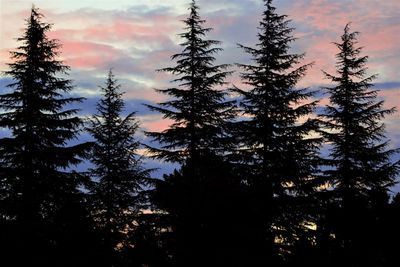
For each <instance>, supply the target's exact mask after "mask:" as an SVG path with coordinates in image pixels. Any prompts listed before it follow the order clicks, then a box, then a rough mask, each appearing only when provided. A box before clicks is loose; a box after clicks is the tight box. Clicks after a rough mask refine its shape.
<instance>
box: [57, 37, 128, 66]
mask: <svg viewBox="0 0 400 267" xmlns="http://www.w3.org/2000/svg"><path fill="white" fill-rule="evenodd" d="M62 44H63V47H62V56H63V57H64V58H65V62H66V64H68V65H70V66H71V67H74V68H82V69H87V68H99V67H102V66H105V65H107V63H108V62H109V61H111V60H113V59H115V58H117V57H120V56H121V55H122V53H121V52H120V51H119V50H117V49H115V48H114V47H112V46H109V45H103V44H97V43H90V42H70V41H64V42H62Z"/></svg>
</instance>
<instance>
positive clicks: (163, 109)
mask: <svg viewBox="0 0 400 267" xmlns="http://www.w3.org/2000/svg"><path fill="white" fill-rule="evenodd" d="M189 11H190V14H189V16H188V18H187V19H185V20H184V21H183V22H184V24H185V28H184V30H185V32H183V33H181V34H180V37H181V38H182V39H183V42H182V43H181V44H180V45H181V47H182V52H181V53H178V54H175V55H173V56H172V60H174V61H176V64H175V66H173V67H169V68H164V69H162V70H161V71H164V72H168V73H170V74H172V75H174V76H175V78H174V79H173V81H172V82H174V83H176V84H177V86H175V87H172V88H168V89H161V90H158V91H159V92H160V93H163V94H166V95H167V96H169V97H170V98H169V99H168V100H167V101H166V102H163V103H159V104H158V105H155V106H149V108H150V109H151V110H153V111H157V112H160V113H161V114H163V115H164V118H166V119H170V120H172V121H173V123H172V125H171V126H170V127H169V128H167V129H166V130H164V131H162V132H149V133H147V134H148V136H150V137H152V138H153V140H154V141H157V142H158V143H159V144H160V146H159V147H149V150H150V153H152V155H153V156H154V158H157V159H160V160H165V161H170V162H175V163H180V164H181V168H180V169H179V170H176V171H175V172H174V173H173V174H170V175H166V176H165V177H164V181H160V182H159V183H158V185H157V186H156V190H155V194H154V198H153V199H154V203H155V204H156V205H157V207H158V208H159V209H161V210H163V211H166V212H167V215H166V216H165V221H167V222H168V223H169V227H168V229H172V232H171V233H168V234H169V235H170V236H171V238H170V239H169V240H170V242H168V243H169V244H171V246H170V247H168V248H166V250H168V251H170V254H171V255H172V259H173V264H175V265H176V266H202V265H206V264H211V262H214V263H215V257H216V256H217V255H218V253H216V251H221V250H218V248H223V247H224V246H223V245H222V242H226V240H223V241H222V240H220V241H218V238H219V237H220V236H222V235H221V233H223V231H225V230H228V229H230V228H231V226H229V225H226V222H223V220H227V217H228V216H225V218H223V216H220V215H222V214H225V213H229V212H228V210H230V209H233V208H232V205H233V203H229V199H230V197H231V196H230V195H229V192H231V191H230V190H231V189H232V188H233V187H235V186H234V185H233V184H234V183H233V182H232V180H231V176H230V167H229V164H227V163H226V162H225V159H224V158H225V156H226V155H227V154H228V153H229V150H230V142H231V140H230V137H229V134H228V127H229V121H230V119H232V118H233V116H234V102H233V101H229V100H227V92H226V91H225V90H222V89H221V87H222V86H224V85H225V77H226V76H227V75H229V74H230V72H229V71H227V68H228V65H226V64H222V65H216V64H215V60H216V59H215V55H216V54H217V53H218V52H220V51H221V48H219V47H217V45H219V43H220V42H219V41H216V40H209V39H206V35H207V33H208V32H209V31H211V28H206V27H204V24H205V20H202V19H201V17H200V15H199V7H198V6H197V4H196V2H195V1H192V2H191V4H190V7H189ZM217 189H218V190H217ZM218 212H219V214H218ZM229 214H232V213H229ZM231 222H233V220H231ZM217 228H218V229H220V231H219V232H218V231H217V230H216V229H217ZM215 233H217V234H215ZM231 244H232V243H231ZM231 255H232V253H231ZM212 258H214V259H213V260H212Z"/></svg>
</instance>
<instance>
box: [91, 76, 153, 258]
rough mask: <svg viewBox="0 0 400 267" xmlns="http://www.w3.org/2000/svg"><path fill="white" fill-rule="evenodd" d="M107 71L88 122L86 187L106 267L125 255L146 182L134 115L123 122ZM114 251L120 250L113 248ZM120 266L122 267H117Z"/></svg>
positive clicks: (121, 106) (115, 86)
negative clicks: (90, 165) (89, 153)
mask: <svg viewBox="0 0 400 267" xmlns="http://www.w3.org/2000/svg"><path fill="white" fill-rule="evenodd" d="M119 88H120V85H119V84H118V83H117V81H116V79H115V77H114V75H113V73H112V71H111V70H110V72H109V74H108V78H107V82H106V85H105V86H104V87H102V92H103V94H104V96H103V98H102V99H101V100H100V101H99V102H98V104H97V111H98V114H97V115H95V116H94V117H93V118H92V119H91V121H90V127H89V128H88V131H89V133H90V134H91V135H92V136H93V138H94V140H95V145H94V147H93V152H92V156H91V161H92V163H93V164H94V168H93V169H92V170H91V173H92V178H93V183H92V184H91V186H90V187H89V189H90V191H89V195H90V199H91V204H92V217H93V219H94V221H95V224H96V227H97V229H99V230H100V231H101V233H102V235H103V237H104V240H103V241H104V245H105V247H106V250H107V258H108V261H109V265H110V266H116V264H117V265H118V262H119V261H120V260H121V257H119V256H118V253H117V252H118V250H119V251H122V250H126V248H127V247H129V245H131V244H127V242H128V240H129V236H130V233H131V232H132V230H133V229H134V227H135V225H134V222H135V219H137V218H138V214H139V213H140V209H141V208H142V207H143V206H142V204H144V202H143V198H142V196H141V191H142V187H143V186H145V185H146V183H147V182H149V179H148V177H149V176H148V175H149V171H148V170H146V169H144V168H143V166H142V162H141V158H140V157H139V156H138V154H137V150H138V148H139V141H138V140H137V139H136V137H135V134H136V132H137V129H138V121H137V120H136V118H135V113H130V114H128V115H127V116H126V117H125V118H123V117H122V114H121V113H122V112H123V111H124V106H125V104H124V101H123V99H122V95H123V93H120V92H119ZM117 246H119V247H117ZM119 264H121V263H119Z"/></svg>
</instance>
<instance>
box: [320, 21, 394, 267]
mask: <svg viewBox="0 0 400 267" xmlns="http://www.w3.org/2000/svg"><path fill="white" fill-rule="evenodd" d="M357 35H358V32H350V27H349V24H348V25H346V27H345V29H344V34H343V35H342V37H341V42H338V43H335V45H336V46H337V47H338V49H339V53H338V54H337V55H336V59H337V63H336V75H331V74H329V73H326V72H325V75H326V77H327V78H328V79H330V80H331V81H332V82H333V83H334V84H335V86H334V87H328V88H326V89H327V91H328V92H329V94H330V105H328V106H327V108H326V112H325V115H324V116H323V117H324V118H325V120H324V121H325V122H324V124H325V127H326V130H325V131H324V132H323V134H324V137H325V138H326V140H327V141H328V142H329V144H330V145H331V152H330V158H329V165H330V166H329V168H328V170H327V171H326V172H325V173H326V175H327V178H328V180H329V181H330V184H331V186H332V190H331V191H330V192H329V194H331V195H332V197H331V205H330V206H332V207H335V208H334V209H333V210H331V213H332V214H331V215H332V216H333V218H332V220H334V223H333V226H332V227H334V229H336V230H335V231H336V232H335V234H336V239H337V241H338V243H339V244H338V246H339V249H340V250H341V251H342V253H344V254H343V255H342V256H343V257H342V258H341V259H342V260H345V261H346V265H347V266H364V265H362V262H363V263H365V264H371V263H372V262H373V259H371V258H369V257H367V256H366V255H368V256H371V255H373V254H374V253H366V251H368V250H367V246H363V245H362V244H363V243H364V244H367V243H368V242H365V240H364V241H363V240H362V238H367V236H372V232H373V231H375V230H376V229H375V230H374V224H373V221H376V218H375V219H373V217H374V216H375V215H373V216H372V217H368V215H367V214H368V213H367V211H371V210H373V208H374V207H375V208H376V207H379V206H381V205H382V204H383V203H386V201H387V198H388V192H389V190H390V187H391V186H393V185H394V183H395V176H396V175H397V173H398V167H399V166H398V162H395V163H392V162H391V157H392V155H393V154H394V153H396V152H397V150H394V149H388V148H387V147H388V142H387V141H386V140H385V135H384V123H383V122H382V119H383V118H385V116H386V115H389V114H392V113H393V112H394V111H395V110H394V109H393V108H392V109H384V108H383V101H380V100H378V99H377V94H378V91H377V90H372V89H371V87H372V86H373V84H372V81H373V80H374V79H375V78H376V75H371V76H368V75H367V67H366V63H367V60H368V57H367V56H362V55H361V52H362V49H361V47H358V46H357ZM371 223H372V224H371ZM370 245H371V244H370ZM370 247H371V248H372V247H373V246H370ZM364 260H366V261H364ZM357 262H358V263H357ZM357 264H359V265H357ZM376 264H379V263H376Z"/></svg>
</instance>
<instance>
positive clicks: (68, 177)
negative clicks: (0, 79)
mask: <svg viewBox="0 0 400 267" xmlns="http://www.w3.org/2000/svg"><path fill="white" fill-rule="evenodd" d="M41 18H42V15H41V14H40V13H39V11H38V9H37V8H34V7H33V8H32V10H31V14H30V17H29V18H28V19H27V26H26V29H25V31H24V33H23V35H22V37H20V38H18V39H17V40H18V41H19V42H21V43H22V44H21V46H19V47H18V50H17V51H13V52H11V55H12V59H13V63H10V64H8V65H9V68H10V70H9V71H6V72H5V74H6V75H8V76H10V77H11V78H12V79H13V82H12V83H11V84H9V85H8V88H10V91H9V92H7V93H4V94H2V95H0V108H1V109H2V113H1V114H0V126H1V127H2V128H3V129H7V130H9V131H10V136H9V137H4V138H1V139H0V151H1V155H0V157H1V190H2V192H1V194H2V196H1V204H0V207H1V208H0V209H1V211H0V212H1V217H2V219H3V220H5V223H6V224H7V225H8V226H9V227H10V228H2V230H4V231H5V232H6V233H7V235H10V234H13V237H12V239H11V242H10V243H8V244H6V245H7V246H8V247H12V248H14V252H17V253H18V255H20V256H18V257H15V258H14V259H13V260H16V261H18V260H26V261H28V262H29V263H30V264H32V265H36V264H38V265H39V263H40V265H45V263H46V262H52V259H53V260H54V258H57V257H58V256H59V257H62V256H61V255H59V254H57V253H59V252H60V253H62V252H63V251H61V250H62V249H61V247H63V246H66V245H67V244H66V243H65V242H69V241H65V240H66V239H69V240H70V239H71V237H72V236H73V234H74V233H75V232H76V231H79V229H83V228H84V225H83V222H84V218H76V217H73V216H72V209H71V207H73V206H74V207H75V208H77V207H80V208H82V209H83V213H84V207H83V206H82V205H81V204H82V203H81V201H82V197H81V193H80V191H79V190H78V186H79V185H80V183H81V182H82V180H81V176H80V175H79V174H77V173H74V172H71V171H70V168H71V167H72V166H74V165H76V164H78V163H80V162H81V159H80V157H82V156H85V151H86V150H87V148H88V144H87V143H85V144H79V145H71V144H69V142H70V141H71V140H74V139H76V137H77V134H78V131H79V128H80V126H81V124H82V121H81V119H80V118H79V117H76V116H74V115H75V113H76V112H77V109H65V106H66V105H70V104H75V103H77V102H79V101H81V98H73V97H66V96H65V95H64V94H67V93H68V92H69V91H70V90H71V89H72V86H71V81H70V80H68V79H65V78H62V76H65V75H66V74H67V71H68V69H69V68H68V66H66V65H64V64H63V62H62V61H60V60H59V59H58V56H59V52H58V49H59V47H60V45H59V44H58V43H57V41H56V40H51V39H48V37H47V33H48V31H49V30H50V29H51V25H50V24H47V23H44V22H42V21H41ZM77 214H80V213H79V212H77V213H76V215H77ZM59 218H64V219H63V220H62V221H59ZM81 219H82V221H80V222H78V221H79V220H81ZM80 223H82V225H79V224H80ZM71 227H77V228H75V229H73V228H71ZM80 227H82V228H80ZM2 236H3V235H2ZM74 238H77V236H74ZM6 240H7V239H6ZM8 241H10V240H8ZM70 241H71V240H70ZM77 241H78V239H76V240H74V242H77ZM69 245H71V244H69ZM71 248H73V247H72V246H70V247H69V249H71ZM57 249H59V250H58V251H57ZM64 249H65V251H66V250H67V247H64ZM56 252H57V253H56ZM5 256H9V255H8V254H5ZM72 259H76V258H75V257H74V256H70V260H72ZM3 260H4V261H6V260H5V259H4V258H3ZM53 263H54V262H53ZM14 264H15V265H19V264H18V263H16V262H14Z"/></svg>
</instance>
